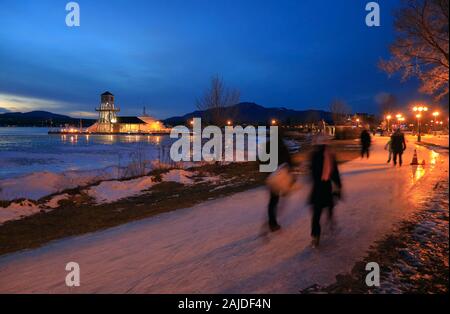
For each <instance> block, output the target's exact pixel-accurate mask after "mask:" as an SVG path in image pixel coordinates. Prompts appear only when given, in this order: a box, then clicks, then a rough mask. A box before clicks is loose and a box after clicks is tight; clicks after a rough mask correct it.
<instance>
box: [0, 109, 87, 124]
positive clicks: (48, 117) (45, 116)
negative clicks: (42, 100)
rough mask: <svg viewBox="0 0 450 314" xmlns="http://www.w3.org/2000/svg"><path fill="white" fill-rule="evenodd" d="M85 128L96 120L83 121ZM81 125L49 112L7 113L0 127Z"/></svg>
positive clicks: (1, 120)
mask: <svg viewBox="0 0 450 314" xmlns="http://www.w3.org/2000/svg"><path fill="white" fill-rule="evenodd" d="M81 122H82V124H83V126H90V125H92V124H93V123H94V122H95V120H94V119H81ZM65 124H69V125H74V126H78V125H80V119H76V118H72V117H69V116H65V115H61V114H56V113H51V112H48V111H30V112H7V113H2V114H0V126H55V127H58V126H61V125H65Z"/></svg>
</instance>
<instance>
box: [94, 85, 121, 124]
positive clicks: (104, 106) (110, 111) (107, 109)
mask: <svg viewBox="0 0 450 314" xmlns="http://www.w3.org/2000/svg"><path fill="white" fill-rule="evenodd" d="M95 110H96V111H98V122H97V123H98V129H97V131H98V132H105V133H110V132H113V126H114V123H116V122H117V114H116V113H117V112H119V111H120V109H119V108H117V107H115V106H114V95H113V94H111V93H110V92H104V93H103V94H102V95H101V96H100V107H99V108H96V109H95Z"/></svg>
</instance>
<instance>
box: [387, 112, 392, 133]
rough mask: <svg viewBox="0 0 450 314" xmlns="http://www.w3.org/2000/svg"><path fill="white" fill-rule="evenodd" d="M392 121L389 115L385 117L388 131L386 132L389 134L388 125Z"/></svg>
mask: <svg viewBox="0 0 450 314" xmlns="http://www.w3.org/2000/svg"><path fill="white" fill-rule="evenodd" d="M391 119H392V116H391V115H390V114H388V115H387V116H386V120H387V130H388V132H389V125H390V120H391Z"/></svg>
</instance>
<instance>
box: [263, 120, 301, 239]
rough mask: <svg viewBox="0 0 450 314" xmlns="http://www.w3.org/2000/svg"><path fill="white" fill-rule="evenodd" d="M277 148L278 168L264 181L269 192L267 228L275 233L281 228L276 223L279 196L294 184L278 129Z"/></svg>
mask: <svg viewBox="0 0 450 314" xmlns="http://www.w3.org/2000/svg"><path fill="white" fill-rule="evenodd" d="M277 147H278V168H277V170H275V172H274V173H272V174H271V175H270V176H269V178H268V179H267V181H266V182H267V183H268V184H267V185H268V187H269V191H270V198H269V204H268V217H269V228H270V230H271V231H277V230H279V229H280V228H281V227H280V225H279V224H278V221H277V206H278V203H279V201H280V196H282V194H283V190H286V187H287V188H289V187H290V186H293V185H294V184H295V177H294V175H293V174H292V166H293V164H292V158H291V155H290V153H289V149H288V148H287V146H286V144H285V143H284V141H283V134H282V132H281V130H280V129H278V138H277ZM266 151H267V152H269V151H270V141H269V140H268V141H267V147H266ZM280 181H282V182H280Z"/></svg>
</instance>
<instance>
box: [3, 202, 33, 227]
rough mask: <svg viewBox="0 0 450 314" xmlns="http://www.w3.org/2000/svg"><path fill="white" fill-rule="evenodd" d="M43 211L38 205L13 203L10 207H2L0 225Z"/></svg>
mask: <svg viewBox="0 0 450 314" xmlns="http://www.w3.org/2000/svg"><path fill="white" fill-rule="evenodd" d="M40 210H41V208H39V207H38V206H37V205H36V204H34V203H32V202H30V201H28V200H25V201H21V202H14V203H11V204H10V205H9V206H8V207H6V208H2V207H0V224H3V223H4V222H6V221H9V220H16V219H19V218H22V217H25V216H29V215H32V214H35V213H38V212H39V211H40Z"/></svg>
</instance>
